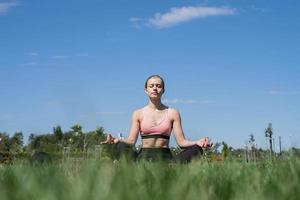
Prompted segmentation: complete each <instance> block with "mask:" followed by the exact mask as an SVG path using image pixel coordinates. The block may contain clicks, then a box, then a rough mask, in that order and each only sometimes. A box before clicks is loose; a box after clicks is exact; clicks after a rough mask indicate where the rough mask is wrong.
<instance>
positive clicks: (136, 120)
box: [119, 110, 140, 145]
mask: <svg viewBox="0 0 300 200" xmlns="http://www.w3.org/2000/svg"><path fill="white" fill-rule="evenodd" d="M139 115H140V111H139V110H136V111H134V112H133V113H132V117H131V127H130V131H129V135H128V138H127V139H123V140H119V141H122V142H125V143H127V144H130V145H135V143H136V141H137V138H138V135H139V132H140V117H139Z"/></svg>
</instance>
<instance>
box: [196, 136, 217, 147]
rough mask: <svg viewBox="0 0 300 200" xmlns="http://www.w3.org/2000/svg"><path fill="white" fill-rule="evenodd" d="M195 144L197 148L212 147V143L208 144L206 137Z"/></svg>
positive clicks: (208, 140)
mask: <svg viewBox="0 0 300 200" xmlns="http://www.w3.org/2000/svg"><path fill="white" fill-rule="evenodd" d="M196 143H197V145H198V146H200V147H202V148H210V147H212V145H213V143H211V142H210V139H209V138H208V137H205V138H202V139H200V140H198V141H197V142H196Z"/></svg>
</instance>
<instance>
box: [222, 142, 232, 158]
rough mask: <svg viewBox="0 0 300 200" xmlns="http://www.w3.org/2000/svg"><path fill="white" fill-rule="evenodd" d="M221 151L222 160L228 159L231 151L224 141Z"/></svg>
mask: <svg viewBox="0 0 300 200" xmlns="http://www.w3.org/2000/svg"><path fill="white" fill-rule="evenodd" d="M222 145H223V149H222V156H223V157H224V158H226V157H228V156H229V155H230V153H231V151H232V149H233V148H232V147H230V146H229V145H228V144H226V143H225V142H224V141H223V142H222Z"/></svg>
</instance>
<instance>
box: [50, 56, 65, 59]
mask: <svg viewBox="0 0 300 200" xmlns="http://www.w3.org/2000/svg"><path fill="white" fill-rule="evenodd" d="M51 58H53V59H64V58H67V56H52V57H51Z"/></svg>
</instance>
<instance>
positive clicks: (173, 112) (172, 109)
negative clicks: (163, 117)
mask: <svg viewBox="0 0 300 200" xmlns="http://www.w3.org/2000/svg"><path fill="white" fill-rule="evenodd" d="M168 113H169V115H171V116H177V115H179V111H178V110H176V109H175V108H170V107H168Z"/></svg>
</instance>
